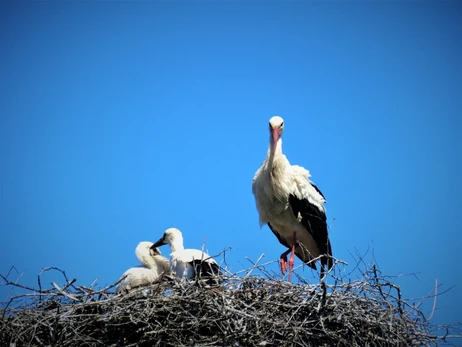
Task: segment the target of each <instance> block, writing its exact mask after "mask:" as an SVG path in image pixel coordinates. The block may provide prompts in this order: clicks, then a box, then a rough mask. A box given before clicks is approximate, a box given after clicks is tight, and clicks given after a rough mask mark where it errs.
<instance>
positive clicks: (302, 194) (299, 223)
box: [252, 116, 333, 281]
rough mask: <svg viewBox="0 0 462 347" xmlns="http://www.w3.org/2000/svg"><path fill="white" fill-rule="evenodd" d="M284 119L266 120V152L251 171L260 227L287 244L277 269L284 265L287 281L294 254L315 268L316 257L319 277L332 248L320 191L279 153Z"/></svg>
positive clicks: (303, 173) (330, 264)
mask: <svg viewBox="0 0 462 347" xmlns="http://www.w3.org/2000/svg"><path fill="white" fill-rule="evenodd" d="M283 131H284V120H283V119H282V118H281V117H279V116H275V117H272V118H271V119H270V121H269V132H270V143H269V147H268V154H267V156H266V158H265V160H264V161H263V164H262V165H261V167H260V168H259V169H258V170H257V172H256V173H255V176H254V178H253V182H252V192H253V194H254V196H255V202H256V205H257V210H258V212H259V214H260V227H261V226H263V225H264V224H268V226H269V228H270V229H271V231H272V232H273V233H274V235H276V237H277V238H278V240H279V242H280V243H281V244H282V245H284V246H286V247H287V248H289V249H288V250H287V251H286V252H284V253H282V254H281V272H282V273H283V274H284V273H285V271H286V269H287V254H288V253H289V252H291V256H290V260H289V269H290V272H289V281H290V280H291V273H292V269H293V266H294V254H296V255H297V257H298V258H299V259H300V260H302V261H303V262H304V263H306V264H308V265H309V266H310V267H311V268H313V269H315V270H316V265H315V262H314V261H313V259H316V258H317V257H319V256H321V257H320V260H321V278H322V277H324V267H325V266H327V267H328V269H331V268H332V266H333V261H332V257H331V256H332V248H331V244H330V241H329V235H328V231H327V222H326V211H325V208H324V203H325V202H326V200H325V198H324V196H323V195H322V193H321V191H320V190H319V189H318V188H317V187H316V186H315V185H314V184H313V183H312V182H311V181H310V180H309V177H310V173H309V171H308V170H306V169H304V168H303V167H301V166H298V165H290V163H289V161H288V160H287V158H286V156H285V155H284V154H283V153H282V133H283Z"/></svg>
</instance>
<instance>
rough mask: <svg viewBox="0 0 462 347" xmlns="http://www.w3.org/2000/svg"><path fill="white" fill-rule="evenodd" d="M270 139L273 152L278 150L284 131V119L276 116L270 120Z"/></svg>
mask: <svg viewBox="0 0 462 347" xmlns="http://www.w3.org/2000/svg"><path fill="white" fill-rule="evenodd" d="M269 131H270V139H271V145H272V147H273V150H276V145H277V143H278V141H279V139H280V138H281V137H282V132H283V131H284V119H282V118H281V117H279V116H274V117H272V118H271V119H270V120H269Z"/></svg>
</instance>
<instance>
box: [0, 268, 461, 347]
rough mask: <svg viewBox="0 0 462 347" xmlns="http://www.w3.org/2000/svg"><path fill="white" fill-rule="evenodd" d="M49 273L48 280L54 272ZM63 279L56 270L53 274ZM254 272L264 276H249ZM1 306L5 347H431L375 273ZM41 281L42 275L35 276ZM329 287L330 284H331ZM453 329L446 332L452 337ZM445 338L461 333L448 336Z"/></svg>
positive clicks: (85, 293)
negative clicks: (348, 278)
mask: <svg viewBox="0 0 462 347" xmlns="http://www.w3.org/2000/svg"><path fill="white" fill-rule="evenodd" d="M50 269H51V268H49V269H45V271H48V270H50ZM53 269H54V270H57V271H61V270H59V269H55V268H53ZM255 269H258V270H260V272H261V273H262V274H263V276H258V277H257V276H251V273H252V272H253V271H254V270H255ZM61 273H62V274H63V276H64V278H65V284H64V285H62V286H58V285H57V284H56V283H54V282H52V288H49V289H42V288H41V285H40V281H39V288H38V289H36V288H28V287H24V286H21V285H19V284H16V283H13V282H11V281H9V280H8V279H7V277H5V276H1V277H3V280H4V281H5V284H6V285H14V286H18V287H21V288H22V289H23V290H25V291H26V292H25V293H24V294H20V295H17V296H15V297H13V298H11V299H10V301H9V302H7V303H3V307H2V309H1V311H0V317H1V320H0V345H2V346H127V347H128V346H247V345H249V346H250V345H251V346H304V347H307V346H317V347H319V346H349V347H350V346H361V347H364V346H437V345H440V344H444V337H443V336H439V337H438V336H436V335H435V334H434V333H432V331H435V329H436V326H432V325H431V324H430V322H429V320H427V319H426V318H425V317H424V315H423V314H422V312H421V311H419V309H418V308H417V307H416V306H415V305H413V304H411V303H408V302H407V301H405V300H403V299H402V298H401V292H400V289H399V287H397V286H395V285H394V284H393V283H392V282H390V281H389V279H388V277H386V276H383V275H382V274H381V273H380V271H378V270H377V267H376V266H375V265H371V266H368V267H367V269H365V270H364V271H362V278H361V279H358V280H354V281H342V280H341V279H338V278H334V280H333V282H334V283H333V284H327V283H324V282H320V283H317V284H309V283H306V282H305V281H304V280H303V278H301V277H299V276H298V283H297V284H291V283H288V282H287V281H283V280H282V279H281V278H279V279H278V278H276V277H275V276H274V275H271V274H269V272H268V271H266V270H265V268H264V267H262V266H257V265H255V266H254V267H253V268H252V269H249V270H245V271H244V272H243V273H242V272H241V273H238V274H226V275H224V276H223V278H222V281H221V282H220V284H219V285H210V284H206V283H205V282H203V281H202V280H200V279H197V280H191V281H185V280H180V279H177V278H173V277H170V276H164V277H163V278H162V279H160V280H158V281H156V282H155V283H152V284H150V285H148V286H144V287H140V288H136V289H134V290H132V291H131V292H130V293H128V294H124V295H122V294H115V293H114V287H115V285H116V284H114V285H112V286H109V287H106V288H103V289H99V290H97V289H94V288H89V287H85V286H76V285H75V279H74V280H68V278H67V276H66V274H65V272H64V271H61ZM39 280H40V276H39ZM329 282H330V281H329ZM450 328H451V329H452V330H451V329H450ZM447 329H448V330H447V331H448V334H449V332H450V331H454V329H456V330H457V326H452V327H447Z"/></svg>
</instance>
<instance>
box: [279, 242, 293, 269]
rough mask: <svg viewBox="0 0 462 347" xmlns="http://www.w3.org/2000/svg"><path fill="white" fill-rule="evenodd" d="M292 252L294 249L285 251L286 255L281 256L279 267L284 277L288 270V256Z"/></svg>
mask: <svg viewBox="0 0 462 347" xmlns="http://www.w3.org/2000/svg"><path fill="white" fill-rule="evenodd" d="M291 251H292V249H291V248H289V249H288V250H287V251H285V252H284V253H282V254H281V256H280V263H279V267H280V269H281V273H282V274H283V275H284V274H285V273H286V270H287V268H288V265H287V254H289V253H290V252H291Z"/></svg>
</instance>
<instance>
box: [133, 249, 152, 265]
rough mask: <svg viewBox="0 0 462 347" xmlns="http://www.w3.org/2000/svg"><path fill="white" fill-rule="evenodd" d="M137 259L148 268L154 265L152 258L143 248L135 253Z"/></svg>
mask: <svg viewBox="0 0 462 347" xmlns="http://www.w3.org/2000/svg"><path fill="white" fill-rule="evenodd" d="M137 257H138V260H139V261H140V262H141V264H143V266H145V267H147V268H148V269H152V268H154V267H155V266H156V263H155V261H154V259H153V258H152V257H151V256H150V255H149V253H148V252H145V251H144V250H143V252H142V253H138V254H137Z"/></svg>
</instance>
